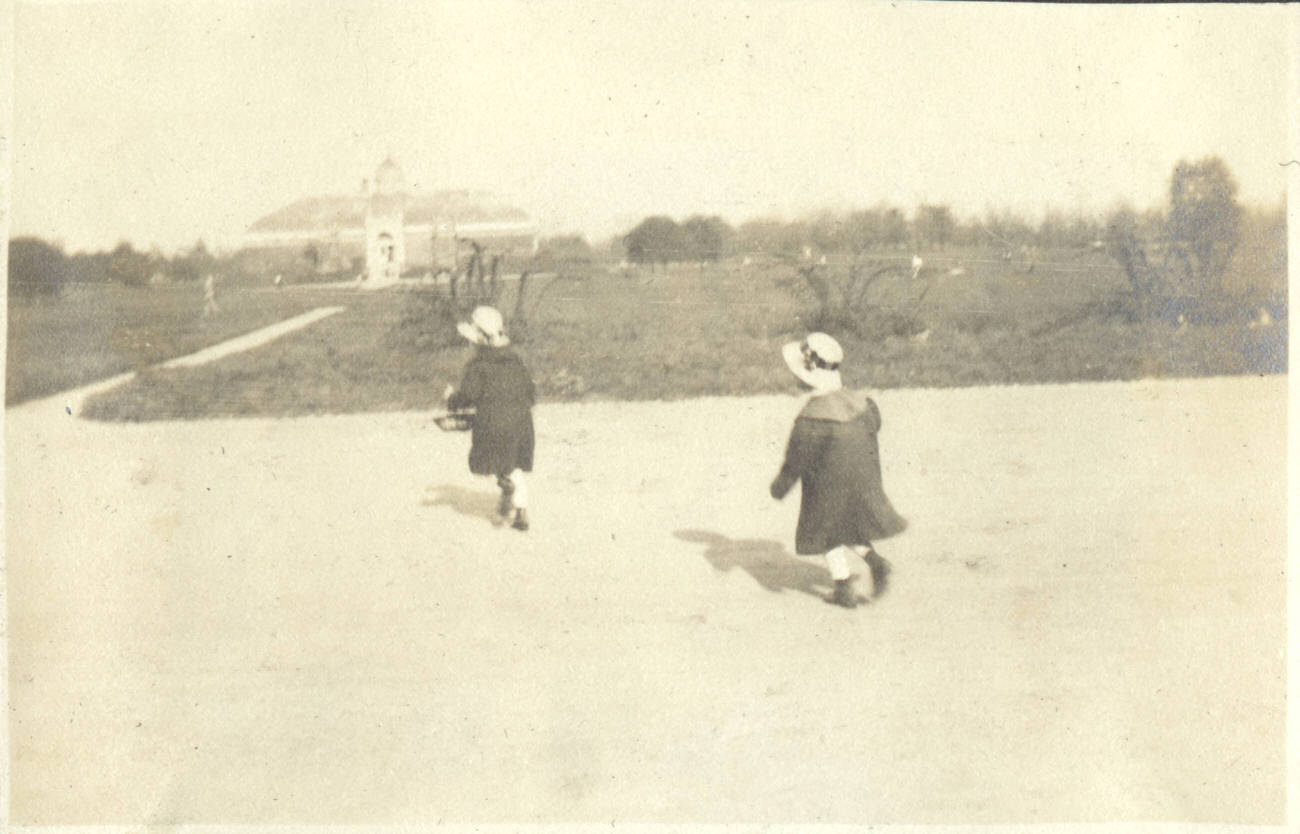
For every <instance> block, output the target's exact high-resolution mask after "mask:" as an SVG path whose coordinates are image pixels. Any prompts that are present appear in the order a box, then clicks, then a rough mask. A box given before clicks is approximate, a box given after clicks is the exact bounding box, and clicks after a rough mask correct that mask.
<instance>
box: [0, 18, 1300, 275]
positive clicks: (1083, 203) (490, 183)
mask: <svg viewBox="0 0 1300 834" xmlns="http://www.w3.org/2000/svg"><path fill="white" fill-rule="evenodd" d="M1296 20H1297V12H1296V10H1295V9H1292V8H1289V7H1258V6H1240V5H1233V4H1229V5H1226V6H1225V5H1177V6H1161V7H1146V6H1144V7H1139V8H1127V7H1123V6H1114V5H1109V6H1100V7H1097V6H1087V7H1074V6H1061V5H1054V4H1053V5H1024V4H989V3H975V4H962V3H918V2H901V3H895V4H889V3H862V2H856V3H842V2H765V1H764V0H758V2H745V3H735V4H731V3H716V2H699V0H695V2H677V0H666V1H665V0H660V1H659V2H638V3H609V2H600V3H597V2H585V1H584V2H568V3H564V2H510V3H484V2H468V0H466V2H455V3H440V4H439V3H426V2H373V3H333V2H296V3H271V2H245V3H237V4H230V3H215V2H205V3H193V2H185V0H180V2H171V3H166V4H154V3H140V2H130V3H84V2H35V3H30V2H22V3H19V4H18V5H17V6H16V9H15V25H14V28H13V30H12V31H13V37H14V39H15V42H16V43H15V48H14V55H13V77H14V97H13V113H12V119H13V142H12V144H11V153H12V167H13V178H12V193H11V197H12V212H11V228H10V233H11V235H18V234H36V235H40V236H43V237H46V238H50V239H58V240H61V241H63V242H64V244H65V246H66V247H67V248H68V249H69V251H75V250H77V249H83V248H99V247H107V246H111V245H113V244H114V243H116V242H117V241H118V240H120V239H129V240H131V241H133V242H134V243H136V244H137V245H139V246H147V245H149V244H151V243H157V244H159V245H161V246H162V247H163V248H164V249H165V250H170V249H173V248H175V247H177V246H182V245H190V244H192V243H193V242H194V241H195V240H196V239H198V238H204V239H205V240H207V241H208V242H209V243H210V244H213V245H230V244H231V243H235V242H237V240H238V236H239V235H240V234H241V233H242V232H243V230H245V229H246V228H247V227H248V226H249V225H250V224H251V223H252V222H253V221H254V220H256V219H257V218H258V217H260V216H261V215H263V214H265V213H267V212H269V211H271V210H273V209H275V208H277V207H279V206H281V205H283V204H285V203H288V202H290V201H292V200H294V199H296V198H299V197H303V196H309V195H315V194H331V193H350V192H353V191H355V190H357V189H358V188H359V187H360V184H361V180H362V179H363V178H365V177H368V176H370V175H371V174H372V173H373V171H374V168H375V167H376V166H377V165H378V163H379V162H380V161H381V160H382V159H383V157H384V156H385V155H387V154H390V153H391V154H392V155H393V156H394V157H395V158H396V159H397V161H398V162H399V163H400V164H401V166H402V167H403V168H404V169H405V171H406V173H407V176H408V178H409V179H410V180H412V182H413V183H414V184H416V185H417V186H418V187H420V188H422V189H427V190H435V189H441V188H482V189H487V190H490V191H493V192H496V193H498V194H500V195H502V196H504V197H507V198H509V199H510V200H512V201H514V202H516V203H517V204H518V205H519V206H521V207H522V208H525V209H527V210H528V211H530V212H531V213H532V214H533V215H534V216H535V217H536V218H537V219H538V220H539V222H540V223H541V225H542V229H543V232H544V233H547V234H552V233H559V232H569V231H575V232H582V233H585V234H587V235H589V236H590V237H592V238H593V239H595V238H597V237H603V236H605V235H609V234H612V233H616V232H622V231H626V230H627V229H628V228H630V227H631V226H632V225H634V224H635V223H636V222H637V221H638V220H639V219H640V218H641V217H643V216H645V215H648V214H654V213H663V214H668V215H670V216H673V217H676V218H678V219H682V218H684V217H685V216H686V215H687V214H690V213H696V212H704V213H717V214H721V215H723V216H724V217H725V218H726V219H728V220H729V221H730V222H732V223H739V222H741V221H743V220H745V219H749V218H752V217H755V216H760V215H778V216H786V217H790V216H794V215H797V214H800V213H803V212H807V211H809V210H813V209H816V208H819V207H832V208H847V207H855V206H869V205H873V204H875V203H878V202H880V201H887V202H889V203H892V204H894V205H898V206H900V207H903V208H905V209H907V210H909V211H910V210H911V208H912V207H914V206H915V205H917V204H918V203H921V202H936V203H946V204H949V205H951V206H952V207H953V209H954V210H955V211H956V212H957V213H958V214H959V215H962V216H971V215H983V214H984V213H986V212H987V211H989V210H991V209H1003V208H1006V209H1011V210H1014V211H1017V212H1020V213H1023V214H1025V215H1028V216H1038V215H1041V213H1042V212H1043V211H1044V210H1045V209H1047V208H1058V209H1062V210H1066V211H1072V210H1082V211H1085V212H1102V211H1105V210H1106V209H1108V208H1110V207H1112V206H1113V205H1115V204H1116V203H1117V202H1119V201H1127V202H1130V203H1132V204H1134V205H1136V206H1139V207H1143V206H1149V205H1154V204H1158V203H1159V202H1161V201H1162V200H1163V198H1164V194H1165V190H1166V188H1167V185H1168V179H1169V175H1170V172H1171V170H1172V168H1173V166H1174V164H1175V163H1176V162H1177V161H1178V160H1179V159H1181V158H1188V159H1195V158H1200V157H1202V156H1206V155H1210V154H1217V155H1220V156H1222V157H1223V158H1224V159H1225V160H1226V161H1227V163H1228V165H1229V167H1230V169H1231V170H1232V171H1233V173H1234V174H1235V176H1236V178H1237V180H1238V182H1239V183H1240V185H1241V192H1240V197H1241V198H1242V199H1243V200H1244V201H1247V202H1260V203H1269V204H1275V203H1276V202H1277V201H1278V200H1280V199H1281V197H1282V196H1283V193H1284V191H1285V188H1286V180H1287V176H1288V174H1291V175H1292V176H1296V175H1297V172H1300V166H1294V165H1292V166H1289V167H1283V165H1282V164H1281V163H1283V162H1285V161H1286V160H1289V159H1292V158H1300V149H1297V147H1296V145H1295V142H1294V140H1289V139H1288V129H1289V124H1290V119H1289V115H1290V114H1289V112H1288V106H1289V102H1291V101H1294V100H1295V95H1294V94H1292V95H1288V85H1291V84H1294V81H1293V80H1292V78H1291V71H1292V64H1293V63H1294V58H1293V56H1292V55H1290V54H1289V52H1288V51H1289V49H1290V48H1291V45H1292V44H1294V43H1297V42H1300V28H1297V27H1296V25H1295V21H1296Z"/></svg>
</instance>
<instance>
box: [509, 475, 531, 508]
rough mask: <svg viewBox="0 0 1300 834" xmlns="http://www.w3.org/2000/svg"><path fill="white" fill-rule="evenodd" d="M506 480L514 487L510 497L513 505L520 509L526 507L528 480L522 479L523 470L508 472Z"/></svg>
mask: <svg viewBox="0 0 1300 834" xmlns="http://www.w3.org/2000/svg"><path fill="white" fill-rule="evenodd" d="M507 480H509V482H510V483H512V484H514V487H515V494H514V496H513V499H512V500H513V501H514V503H515V506H516V507H517V508H519V509H521V510H526V509H528V482H527V481H526V480H524V470H522V469H516V470H515V471H513V472H511V473H510V476H509V478H508V479H507Z"/></svg>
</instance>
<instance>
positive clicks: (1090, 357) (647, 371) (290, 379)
mask: <svg viewBox="0 0 1300 834" xmlns="http://www.w3.org/2000/svg"><path fill="white" fill-rule="evenodd" d="M926 261H927V265H928V268H930V269H931V270H932V272H931V273H930V274H929V276H928V277H929V281H928V282H926V281H921V282H916V281H912V280H911V279H910V278H906V277H902V276H897V277H891V278H889V279H887V280H881V281H879V282H878V283H877V284H876V285H874V286H873V288H872V298H871V300H872V302H873V304H874V305H875V308H876V312H875V313H873V314H872V316H871V317H869V319H867V320H862V321H855V322H851V323H849V324H848V325H845V326H843V327H841V328H839V329H833V330H832V333H833V335H835V336H836V337H837V338H838V339H840V341H841V342H842V343H843V344H844V347H845V351H846V355H847V360H846V363H845V377H846V383H847V384H849V385H852V386H860V387H875V388H897V387H951V386H970V385H983V384H1014V383H1039V382H1064V381H1074V380H1102V379H1136V378H1143V377H1181V376H1205V375H1228V374H1253V373H1283V372H1285V371H1286V366H1287V361H1286V322H1285V319H1284V318H1282V319H1281V320H1279V321H1277V322H1275V323H1274V324H1273V325H1272V326H1271V327H1266V328H1251V327H1249V326H1248V325H1247V321H1246V320H1245V319H1242V318H1230V319H1225V320H1223V321H1219V322H1217V323H1191V324H1187V325H1184V326H1182V327H1179V326H1176V325H1174V324H1172V323H1169V322H1167V321H1145V322H1139V321H1132V320H1130V319H1129V318H1127V317H1126V316H1124V315H1122V314H1121V313H1120V311H1119V310H1118V307H1117V305H1116V303H1115V300H1116V298H1117V297H1118V296H1119V294H1121V293H1122V292H1123V291H1124V289H1125V286H1124V282H1123V278H1122V276H1121V275H1120V274H1119V273H1118V271H1117V270H1116V269H1114V268H1113V266H1111V265H1109V262H1107V261H1105V259H1104V258H1101V257H1099V256H1090V257H1084V258H1082V259H1077V260H1075V261H1072V262H1067V261H1058V262H1055V263H1049V264H1039V265H1038V266H1037V267H1036V268H1035V269H1034V270H1033V271H1032V272H1029V271H1026V270H1025V269H1024V268H1023V266H1021V267H1020V268H1017V267H1016V266H1015V265H1006V264H1003V263H999V262H996V261H994V260H991V259H987V258H984V259H981V258H979V257H974V256H972V257H963V256H962V253H949V254H943V255H940V256H934V257H927V259H926ZM927 284H928V286H929V289H928V291H926V292H925V293H924V295H923V296H922V290H923V289H924V287H925V286H926V285H927ZM507 286H508V287H509V288H508V289H507V290H506V291H505V295H504V297H503V298H502V299H501V300H500V302H499V305H500V306H501V307H502V308H503V309H504V310H506V311H509V310H512V309H514V306H515V299H514V297H513V293H514V290H513V285H512V284H511V285H507ZM802 290H803V288H802V287H801V286H800V284H799V280H798V277H797V276H793V277H792V272H791V271H790V270H789V269H788V268H783V267H777V266H771V265H768V266H763V265H752V266H741V265H740V263H731V264H722V265H718V266H714V267H709V268H706V269H703V270H700V269H698V268H696V267H677V268H673V269H670V270H669V271H667V272H658V273H650V272H646V271H637V272H634V273H631V274H629V275H624V274H623V273H617V272H614V273H600V274H597V275H596V276H595V277H592V278H589V279H587V280H582V281H577V280H551V281H550V282H549V283H548V280H547V279H538V280H536V281H534V282H533V283H532V284H531V285H530V287H529V288H528V293H527V298H526V301H527V302H528V303H527V304H526V305H525V308H526V311H527V316H526V324H523V325H520V324H518V323H516V327H515V331H516V332H515V335H516V342H517V346H518V348H519V350H520V353H521V354H522V355H523V356H524V358H525V361H526V362H527V363H528V365H529V367H530V369H531V370H532V373H533V376H534V378H535V380H536V381H537V385H538V390H539V393H540V395H541V397H542V398H543V399H549V400H578V399H624V400H647V399H675V398H682V397H691V396H699V395H741V394H752V393H761V392H772V391H782V390H790V379H789V375H788V373H787V372H786V370H785V368H784V365H783V364H782V363H781V360H780V357H779V354H778V350H779V347H780V345H781V344H782V343H783V342H784V341H786V340H788V339H792V338H796V337H797V336H798V335H800V334H802V333H803V332H804V331H805V330H806V329H809V328H810V327H812V326H813V325H814V324H815V321H814V313H815V309H816V308H815V305H814V304H812V303H811V301H810V299H809V298H807V297H804V296H803V295H802ZM442 303H443V302H442V299H441V297H440V296H435V294H434V291H432V290H427V289H425V290H417V289H414V288H411V289H406V288H404V289H395V290H392V291H384V292H379V293H353V292H346V291H340V290H327V289H319V290H307V289H302V290H295V291H293V292H291V293H288V292H287V293H283V294H281V295H276V294H273V293H271V294H268V293H265V292H259V293H256V294H253V295H251V296H250V297H248V298H238V299H236V297H234V296H232V297H231V298H229V299H227V304H228V308H227V309H229V310H231V311H232V315H233V311H236V310H245V311H246V312H244V313H243V314H242V316H246V317H247V318H245V319H243V321H242V322H241V324H240V325H239V326H237V327H236V326H231V327H230V328H229V329H230V332H231V334H233V333H234V332H236V331H242V330H247V329H252V327H254V326H257V325H260V324H264V323H266V321H264V320H261V319H259V318H258V316H259V315H262V314H265V315H266V317H267V319H266V320H270V319H274V318H283V317H285V316H287V315H291V314H293V313H296V312H299V311H301V310H303V309H307V308H310V307H314V306H320V305H323V304H342V305H344V306H346V307H347V310H346V311H345V312H343V313H341V314H339V315H337V316H333V317H330V318H329V319H326V320H325V321H322V322H320V323H317V324H315V325H313V326H311V327H309V328H306V329H305V330H302V331H298V332H296V333H293V334H290V335H288V336H285V337H283V338H281V339H278V340H276V341H275V342H272V343H270V344H268V345H266V346H264V347H261V348H258V349H255V350H251V351H248V352H246V353H241V354H237V355H234V356H231V357H229V358H227V359H223V360H221V361H219V362H216V363H213V364H211V365H208V366H203V367H199V368H194V369H188V370H179V369H178V370H170V371H163V370H147V371H145V372H143V373H141V374H140V375H139V376H138V377H137V378H136V379H135V380H133V381H132V382H130V383H129V384H127V385H124V386H122V387H120V388H118V389H116V390H114V391H110V392H108V393H106V394H103V395H100V396H98V397H96V398H94V399H92V400H91V401H90V403H89V404H88V407H87V413H88V414H89V415H90V416H92V417H96V418H99V419H109V420H152V419H187V418H200V417H210V416H232V415H268V416H269V415H293V414H318V413H345V412H357V411H387V410H409V409H432V408H437V407H439V405H440V400H441V392H442V390H443V388H444V387H445V386H446V385H447V384H449V383H456V382H457V381H458V380H459V376H460V373H461V369H462V368H463V366H464V364H465V362H466V361H467V359H468V357H469V348H468V347H467V346H466V345H465V343H464V342H462V341H461V340H460V339H459V338H458V337H457V336H456V334H455V332H454V329H453V327H452V325H451V321H450V320H449V319H447V318H446V317H445V315H444V314H443V313H442V312H441V310H442V308H441V305H442ZM280 305H283V306H280ZM187 309H188V308H187ZM254 311H256V315H255V314H254ZM196 313H197V311H195V312H192V313H189V314H187V315H178V316H177V319H176V320H177V321H179V322H180V324H181V325H182V326H181V327H180V328H179V329H180V332H181V333H182V334H183V336H184V338H185V339H190V340H193V342H194V344H195V346H198V343H199V342H202V341H203V338H204V337H207V336H212V335H214V329H215V328H217V327H218V326H219V324H218V323H217V322H206V323H205V322H203V321H202V320H200V319H197V318H196ZM223 315H224V314H223ZM255 320H256V321H255ZM900 322H901V323H902V324H900ZM205 328H208V329H206V330H205ZM156 332H167V331H166V328H159V330H158V331H156ZM11 339H12V336H11ZM213 340H215V339H213ZM96 344H101V345H102V344H105V340H104V338H103V337H100V338H99V340H98V342H96ZM170 344H171V345H175V346H178V345H179V344H180V339H174V340H173V341H172V342H171V343H170ZM119 361H121V360H120V359H119ZM127 365H128V366H129V363H127ZM14 367H15V362H14V357H13V356H11V359H10V372H11V375H12V374H13V372H14ZM11 378H12V376H11Z"/></svg>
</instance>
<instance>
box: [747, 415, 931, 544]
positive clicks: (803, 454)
mask: <svg viewBox="0 0 1300 834" xmlns="http://www.w3.org/2000/svg"><path fill="white" fill-rule="evenodd" d="M878 431H880V410H879V409H878V408H876V404H875V402H873V401H872V400H871V399H870V398H869V397H867V396H865V395H862V394H855V393H853V392H850V391H844V390H839V391H833V392H831V393H829V394H822V395H820V396H815V397H813V398H811V399H810V400H809V401H808V404H807V405H806V406H804V409H803V411H801V412H800V413H799V417H798V419H796V420H795V422H794V429H793V430H792V431H791V432H790V442H789V444H788V445H787V447H786V452H785V463H784V464H783V465H782V467H781V472H780V474H778V475H777V477H776V480H775V481H773V482H772V497H773V498H783V497H785V495H786V493H788V492H789V491H790V490H791V488H793V487H794V485H795V482H796V481H800V480H802V481H803V494H802V498H801V500H800V504H799V526H798V529H797V530H796V532H795V552H796V553H799V554H801V555H811V554H814V553H825V552H826V551H828V550H831V549H832V548H835V547H839V546H840V545H854V544H856V545H866V544H870V543H871V542H872V541H875V540H878V539H883V538H887V537H888V536H893V535H896V534H898V533H901V532H903V530H904V529H906V528H907V521H906V520H905V519H903V517H902V516H900V515H899V514H898V513H897V512H895V511H894V507H893V505H891V504H890V503H889V498H888V497H886V496H885V489H884V486H883V484H882V483H881V478H880V447H879V445H878V443H877V440H876V433H877V432H878Z"/></svg>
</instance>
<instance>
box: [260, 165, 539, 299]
mask: <svg viewBox="0 0 1300 834" xmlns="http://www.w3.org/2000/svg"><path fill="white" fill-rule="evenodd" d="M244 246H245V248H247V249H255V250H256V249H275V250H286V251H288V252H291V253H293V254H294V255H295V256H297V257H301V258H304V259H305V260H306V261H307V262H308V266H309V267H310V268H311V269H312V270H313V271H314V272H316V273H319V274H340V273H348V272H351V273H353V274H355V275H357V276H358V277H360V278H361V279H362V280H363V281H364V282H366V283H367V284H369V285H370V286H384V285H387V284H391V283H393V282H395V281H397V280H398V279H399V278H400V277H401V276H402V275H403V274H408V273H415V274H424V273H426V272H432V273H438V272H440V271H444V270H447V271H453V270H455V269H457V268H458V267H460V266H463V265H464V263H465V262H466V260H467V259H468V257H469V253H470V252H471V251H472V250H473V249H474V248H475V247H476V246H477V247H478V248H479V249H480V250H481V251H482V253H483V254H484V255H485V256H492V255H514V256H522V257H527V256H530V255H532V254H534V253H535V252H536V251H537V224H536V223H535V222H534V221H533V219H532V218H531V217H529V216H528V214H527V213H526V212H525V211H523V210H522V209H519V208H515V207H513V206H510V205H507V204H505V203H503V202H501V201H499V200H497V199H496V198H494V197H492V196H491V195H489V194H485V193H481V192H471V191H437V192H433V193H430V194H423V193H419V192H415V191H412V190H411V188H410V187H409V185H408V184H407V181H406V177H405V175H404V174H403V173H402V169H401V168H400V167H398V165H397V163H396V162H394V161H393V160H392V159H391V158H388V159H385V160H384V161H383V162H382V163H380V165H379V168H378V169H377V170H376V171H375V176H374V179H373V180H370V181H367V182H364V183H362V187H361V189H360V190H359V191H358V193H357V194H355V195H352V196H338V195H332V196H323V197H305V198H303V199H301V200H297V201H295V202H293V203H290V204H289V205H287V206H285V207H283V208H281V209H278V210H276V211H273V212H271V213H270V214H268V215H266V216H265V217H263V218H261V219H259V220H258V221H257V222H255V223H254V224H253V225H252V226H250V227H249V229H248V233H247V234H246V235H245V237H244Z"/></svg>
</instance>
